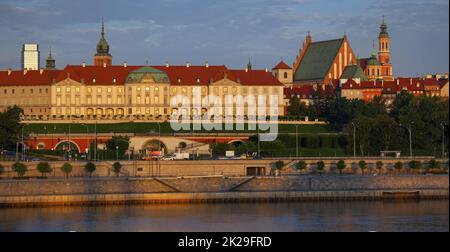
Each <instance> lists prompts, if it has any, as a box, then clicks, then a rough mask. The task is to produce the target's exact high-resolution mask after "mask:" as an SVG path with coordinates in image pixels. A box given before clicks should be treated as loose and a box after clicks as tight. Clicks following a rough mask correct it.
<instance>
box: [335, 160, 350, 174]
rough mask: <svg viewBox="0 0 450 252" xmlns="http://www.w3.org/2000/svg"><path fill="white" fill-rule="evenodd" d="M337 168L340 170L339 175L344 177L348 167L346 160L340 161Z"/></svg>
mask: <svg viewBox="0 0 450 252" xmlns="http://www.w3.org/2000/svg"><path fill="white" fill-rule="evenodd" d="M336 166H337V168H338V170H339V174H341V175H342V171H343V170H344V169H345V167H346V166H347V165H346V164H345V161H344V160H339V161H338V162H337V164H336Z"/></svg>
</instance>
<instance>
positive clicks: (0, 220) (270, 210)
mask: <svg viewBox="0 0 450 252" xmlns="http://www.w3.org/2000/svg"><path fill="white" fill-rule="evenodd" d="M448 209H449V202H448V201H420V202H419V201H395V202H394V201H384V202H383V201H378V202H295V203H261V204H194V205H134V206H101V207H49V208H18V209H0V231H62V232H68V231H138V232H139V231H169V232H171V231H192V232H195V231H230V232H234V231H274V232H277V231H344V232H347V231H363V232H369V231H378V232H380V231H443V232H448V231H449V215H448Z"/></svg>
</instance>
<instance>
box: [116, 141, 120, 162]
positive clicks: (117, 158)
mask: <svg viewBox="0 0 450 252" xmlns="http://www.w3.org/2000/svg"><path fill="white" fill-rule="evenodd" d="M116 161H119V146H117V145H116Z"/></svg>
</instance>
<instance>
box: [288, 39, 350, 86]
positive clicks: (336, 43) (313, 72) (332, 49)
mask: <svg viewBox="0 0 450 252" xmlns="http://www.w3.org/2000/svg"><path fill="white" fill-rule="evenodd" d="M343 42H344V39H335V40H328V41H320V42H314V43H311V44H309V46H308V48H307V49H306V52H305V55H304V56H303V59H302V61H301V62H300V66H299V67H298V69H297V71H296V72H295V74H294V80H295V81H304V80H321V79H324V78H325V77H326V74H327V73H328V71H329V70H330V68H331V66H332V64H333V61H334V59H335V58H336V55H337V54H338V52H339V48H341V45H342V43H343Z"/></svg>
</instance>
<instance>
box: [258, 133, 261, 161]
mask: <svg viewBox="0 0 450 252" xmlns="http://www.w3.org/2000/svg"><path fill="white" fill-rule="evenodd" d="M260 142H261V137H260V135H259V125H258V159H261V145H260Z"/></svg>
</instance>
